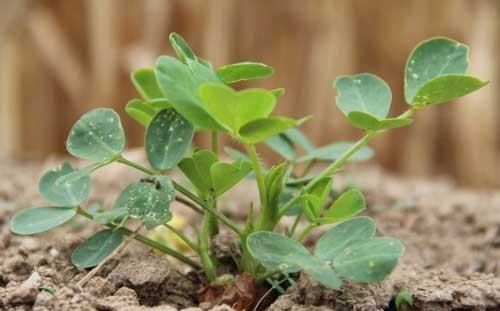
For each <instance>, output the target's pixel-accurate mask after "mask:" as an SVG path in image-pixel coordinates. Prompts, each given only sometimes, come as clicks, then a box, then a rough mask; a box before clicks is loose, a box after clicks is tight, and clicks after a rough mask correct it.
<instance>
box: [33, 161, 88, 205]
mask: <svg viewBox="0 0 500 311" xmlns="http://www.w3.org/2000/svg"><path fill="white" fill-rule="evenodd" d="M74 171H75V170H74V169H73V168H72V167H71V164H69V163H68V162H65V163H64V164H62V165H61V166H59V167H57V168H55V169H53V170H50V171H48V172H47V173H45V174H44V175H43V176H42V178H41V179H40V183H39V184H38V189H39V190H40V193H41V194H42V196H43V197H44V198H45V199H47V200H49V201H50V202H51V203H52V204H55V205H56V206H76V205H78V204H80V203H82V202H83V201H85V200H86V199H87V197H88V195H89V193H90V177H89V176H88V175H84V176H83V177H82V178H79V179H76V180H73V181H67V182H65V183H60V182H57V181H58V179H59V178H60V177H62V176H65V175H68V174H71V173H73V172H74Z"/></svg>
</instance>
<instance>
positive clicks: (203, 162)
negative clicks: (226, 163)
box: [178, 150, 217, 193]
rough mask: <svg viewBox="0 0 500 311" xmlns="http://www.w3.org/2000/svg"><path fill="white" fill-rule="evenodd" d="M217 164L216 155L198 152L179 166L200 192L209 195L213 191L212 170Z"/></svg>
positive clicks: (208, 152) (209, 152) (204, 151)
mask: <svg viewBox="0 0 500 311" xmlns="http://www.w3.org/2000/svg"><path fill="white" fill-rule="evenodd" d="M215 162H217V156H216V155H215V153H213V152H211V151H208V150H198V151H196V152H194V153H193V155H192V156H191V157H189V158H184V159H182V161H181V162H179V165H178V166H179V169H180V170H181V171H182V173H184V175H186V177H187V178H188V179H189V181H190V182H191V183H192V184H193V185H194V186H195V187H196V188H197V189H198V191H200V192H203V193H208V192H210V191H212V190H213V182H212V176H211V174H210V168H211V167H212V165H213V164H214V163H215Z"/></svg>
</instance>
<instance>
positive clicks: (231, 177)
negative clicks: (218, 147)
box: [178, 150, 252, 196]
mask: <svg viewBox="0 0 500 311" xmlns="http://www.w3.org/2000/svg"><path fill="white" fill-rule="evenodd" d="M178 166H179V169H180V170H181V171H182V172H183V173H184V175H185V176H186V177H187V178H188V179H189V181H190V182H191V183H192V184H193V185H194V186H195V187H196V189H198V191H199V192H201V193H203V194H207V193H212V194H214V195H216V196H219V195H221V194H223V193H224V192H226V191H227V190H229V189H230V188H231V187H233V186H234V185H235V184H237V183H238V182H239V181H240V180H242V179H243V178H244V177H245V176H246V175H248V173H249V172H250V171H251V170H252V166H251V164H250V163H248V162H247V161H244V160H241V159H238V160H236V161H235V162H233V163H224V162H219V161H218V160H217V156H216V155H215V154H214V153H213V152H211V151H208V150H198V151H195V152H194V153H193V155H192V156H191V157H187V158H184V159H183V160H182V161H181V162H180V163H179V165H178Z"/></svg>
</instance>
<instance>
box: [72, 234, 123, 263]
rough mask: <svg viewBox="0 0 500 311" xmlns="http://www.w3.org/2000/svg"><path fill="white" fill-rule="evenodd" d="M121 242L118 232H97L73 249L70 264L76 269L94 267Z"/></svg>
mask: <svg viewBox="0 0 500 311" xmlns="http://www.w3.org/2000/svg"><path fill="white" fill-rule="evenodd" d="M122 241H123V238H122V235H121V234H120V232H118V231H112V230H103V231H100V232H97V233H96V234H94V235H93V236H91V237H90V238H88V239H87V240H85V241H84V242H83V243H82V244H80V245H78V247H77V248H75V250H74V251H73V253H72V254H71V262H72V263H73V265H75V266H76V267H77V268H92V267H95V266H97V265H98V264H100V263H101V262H102V261H103V260H104V259H106V257H108V256H109V255H110V254H111V253H112V252H113V251H114V250H115V249H116V248H117V247H118V246H119V245H120V244H121V243H122Z"/></svg>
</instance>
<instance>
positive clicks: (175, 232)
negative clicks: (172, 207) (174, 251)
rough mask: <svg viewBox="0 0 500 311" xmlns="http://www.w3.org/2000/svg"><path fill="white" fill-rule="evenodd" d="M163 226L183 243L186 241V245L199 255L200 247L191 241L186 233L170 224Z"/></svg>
mask: <svg viewBox="0 0 500 311" xmlns="http://www.w3.org/2000/svg"><path fill="white" fill-rule="evenodd" d="M163 226H165V227H166V228H167V229H168V230H170V231H172V232H173V233H174V234H175V235H176V236H178V237H179V238H180V239H181V240H182V241H184V243H186V245H187V246H189V247H190V248H191V249H192V250H193V251H195V252H197V253H198V254H199V249H198V246H197V245H196V244H195V243H194V242H193V241H191V240H190V239H189V238H188V237H187V236H186V235H185V234H184V233H182V232H181V231H180V230H177V229H176V228H174V227H172V226H171V225H169V224H168V223H167V224H163Z"/></svg>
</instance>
